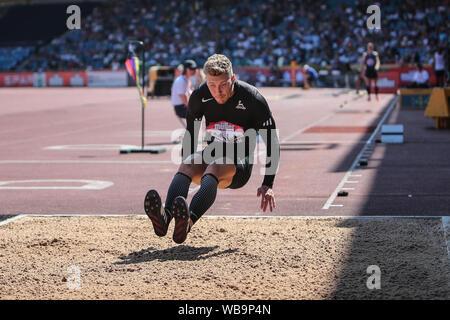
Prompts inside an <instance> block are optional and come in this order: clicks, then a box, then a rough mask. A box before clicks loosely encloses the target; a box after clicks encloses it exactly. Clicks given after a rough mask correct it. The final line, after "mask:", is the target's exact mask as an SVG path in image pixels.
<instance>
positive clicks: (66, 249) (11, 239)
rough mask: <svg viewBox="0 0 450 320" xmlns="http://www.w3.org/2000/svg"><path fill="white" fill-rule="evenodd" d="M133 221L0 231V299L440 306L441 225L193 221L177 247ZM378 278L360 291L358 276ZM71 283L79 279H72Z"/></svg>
mask: <svg viewBox="0 0 450 320" xmlns="http://www.w3.org/2000/svg"><path fill="white" fill-rule="evenodd" d="M172 228H173V225H171V227H170V228H169V233H168V235H167V236H166V237H165V238H158V237H157V236H156V235H154V233H153V230H152V225H151V222H150V221H149V220H148V219H147V218H146V217H144V216H126V217H88V216H84V217H32V216H28V217H25V218H22V219H19V220H16V221H13V222H11V223H9V224H6V225H3V226H0V299H170V300H172V299H187V300H192V299H200V300H202V299H212V300H215V299H233V300H240V299H252V300H253V299H277V300H278V299H281V300H301V299H449V298H450V285H449V272H448V271H449V261H448V256H447V247H446V243H445V241H444V233H443V228H442V222H441V219H433V218H424V219H384V218H375V219H341V218H339V219H338V218H329V219H295V218H279V219H278V218H273V219H256V218H248V219H235V218H214V219H212V218H208V219H201V220H200V221H199V222H198V224H197V225H196V226H195V229H194V230H193V231H192V233H191V234H190V235H189V236H188V239H187V241H186V242H185V243H184V244H183V245H176V244H175V243H174V242H172V239H171V232H172ZM371 265H377V266H378V267H379V268H380V270H381V279H380V284H381V288H380V289H372V290H370V289H368V288H367V279H368V278H369V277H370V274H368V273H367V268H368V267H369V266H371ZM77 272H79V274H80V277H79V278H78V277H77Z"/></svg>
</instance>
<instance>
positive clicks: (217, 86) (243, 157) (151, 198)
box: [144, 54, 280, 243]
mask: <svg viewBox="0 0 450 320" xmlns="http://www.w3.org/2000/svg"><path fill="white" fill-rule="evenodd" d="M203 70H204V72H205V75H206V82H205V83H204V84H203V85H201V86H200V87H199V88H198V89H197V90H195V91H194V92H193V93H192V95H191V97H190V99H189V105H188V111H187V117H186V125H187V128H186V132H185V135H184V138H183V146H182V160H183V161H182V163H181V165H180V167H179V168H178V171H177V173H176V174H175V176H174V178H173V180H172V182H171V184H170V187H169V190H168V192H167V198H166V202H165V205H164V207H163V206H162V202H161V198H160V196H159V194H158V192H157V191H156V190H150V191H149V192H147V195H146V197H145V204H144V208H145V212H146V214H147V215H148V217H149V218H150V219H151V221H152V223H153V228H154V230H155V233H156V234H157V235H158V236H160V237H162V236H165V235H166V234H167V229H168V227H169V223H170V221H171V220H172V218H174V219H175V228H174V233H173V240H174V241H175V242H176V243H183V242H184V241H185V240H186V237H187V234H188V232H189V231H190V230H191V228H192V226H193V225H194V224H195V223H196V222H197V221H198V219H199V218H200V217H201V216H202V215H203V214H204V213H205V212H206V211H207V210H208V209H209V208H210V207H211V205H212V204H213V203H214V201H215V199H216V194H217V189H218V188H219V189H226V188H230V189H238V188H241V187H243V186H244V185H245V184H246V183H247V181H248V180H249V179H250V176H251V173H252V167H253V154H254V150H255V146H256V138H257V135H258V134H260V135H261V137H262V139H263V140H264V142H265V144H266V150H267V151H266V158H267V161H266V168H265V170H266V171H265V176H264V180H263V182H262V185H261V187H259V188H258V190H257V196H258V197H259V196H261V209H262V210H263V211H264V212H265V211H266V209H267V207H269V208H270V211H272V209H273V208H275V197H274V193H273V191H272V187H273V182H274V178H275V174H276V171H277V169H278V162H279V155H280V147H279V142H278V136H277V133H276V128H275V121H274V119H273V117H272V114H271V112H270V109H269V106H268V104H267V102H266V100H265V99H264V97H263V96H262V95H261V93H260V92H259V91H258V90H257V89H256V88H255V87H253V86H251V85H250V84H248V83H246V82H243V81H238V80H236V78H235V76H234V74H233V69H232V65H231V61H230V60H229V59H228V58H227V57H226V56H224V55H221V54H214V55H212V56H211V57H209V58H208V60H207V61H206V63H205V65H204V67H203ZM203 117H205V122H206V138H207V141H208V144H207V146H206V147H205V148H204V149H203V150H201V151H197V142H198V134H199V130H200V124H201V121H202V118H203ZM192 181H193V182H194V183H196V184H198V185H200V189H199V190H198V192H197V193H196V194H195V195H194V196H193V198H192V201H191V203H190V205H188V203H187V201H186V197H187V195H188V191H189V185H190V184H191V182H192Z"/></svg>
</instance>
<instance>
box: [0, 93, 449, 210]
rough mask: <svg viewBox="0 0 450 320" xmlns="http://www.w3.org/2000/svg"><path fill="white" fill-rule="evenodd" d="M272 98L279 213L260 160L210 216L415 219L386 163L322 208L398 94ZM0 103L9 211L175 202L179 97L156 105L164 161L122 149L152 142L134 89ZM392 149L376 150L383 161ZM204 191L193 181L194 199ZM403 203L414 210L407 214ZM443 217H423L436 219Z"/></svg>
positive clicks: (2, 190) (2, 173) (1, 194)
mask: <svg viewBox="0 0 450 320" xmlns="http://www.w3.org/2000/svg"><path fill="white" fill-rule="evenodd" d="M261 92H262V93H263V95H265V96H266V98H267V100H268V102H269V105H270V107H271V110H272V113H273V115H274V118H275V120H276V122H277V127H278V128H279V135H280V140H281V142H282V151H281V160H280V167H279V171H278V174H277V176H276V179H275V184H274V191H275V195H276V202H277V208H276V209H275V210H274V211H273V212H270V211H266V212H265V213H264V212H262V211H261V210H260V209H259V203H260V200H259V198H257V197H256V190H257V187H258V186H259V185H260V184H261V182H262V180H263V175H262V174H261V169H263V167H262V165H260V164H257V165H255V166H254V169H253V175H252V177H251V179H250V181H249V182H248V184H247V185H246V186H245V187H243V188H241V189H238V190H219V192H218V195H217V199H216V202H215V203H214V205H213V206H212V208H211V209H210V210H209V211H208V213H207V214H208V215H235V216H261V215H278V216H285V215H299V216H323V215H330V216H335V215H351V216H356V215H374V214H380V215H396V213H398V214H399V215H414V212H413V211H414V210H413V211H411V210H410V209H414V208H416V207H417V203H412V202H411V197H409V198H406V197H407V193H408V192H409V190H398V187H396V188H397V189H395V188H394V190H392V189H389V191H388V192H386V193H383V192H381V193H380V192H379V191H377V190H375V192H374V190H373V188H372V187H373V186H375V185H377V183H379V182H376V179H377V176H378V175H380V174H381V175H384V174H387V175H389V170H391V169H389V168H387V169H386V168H382V172H379V169H380V167H381V165H382V164H381V163H380V161H379V162H378V163H377V164H374V165H373V166H370V168H367V169H368V171H366V172H365V173H364V174H363V175H362V176H361V177H360V179H359V181H358V188H355V190H354V191H350V192H349V193H350V194H349V196H348V197H346V198H345V199H341V198H337V199H336V200H335V202H333V203H337V204H339V205H340V206H336V207H335V206H333V207H330V208H329V209H323V207H324V205H325V204H326V203H327V201H329V199H330V196H331V195H332V194H333V192H334V191H335V190H336V187H337V186H338V185H339V183H340V182H341V180H342V178H343V177H344V176H345V174H346V173H347V170H348V169H349V168H350V167H351V165H352V163H353V161H354V160H355V157H356V156H357V155H358V153H359V152H360V151H361V149H362V147H363V146H364V143H365V141H367V139H368V138H369V137H370V135H371V133H372V132H373V129H374V128H375V127H376V126H377V124H378V122H379V121H380V119H381V118H382V116H383V114H384V112H385V111H386V106H387V105H388V103H389V101H390V100H391V99H392V98H393V96H392V95H381V100H380V101H379V102H377V101H374V100H372V101H371V102H367V101H366V99H365V97H361V96H357V95H356V94H355V93H354V92H353V91H349V90H344V89H312V90H307V91H305V90H301V89H298V88H262V89H261ZM0 101H1V108H0V214H4V215H5V214H144V210H143V202H144V196H145V194H146V192H147V190H148V189H150V188H155V189H157V190H159V192H160V194H161V195H162V197H163V198H165V195H166V193H167V188H168V187H169V184H170V182H171V179H172V177H173V175H174V174H175V172H176V170H177V167H178V164H176V163H174V162H173V161H172V150H173V148H174V145H173V144H171V141H172V140H171V135H172V133H173V131H174V130H176V129H180V128H181V125H180V124H179V122H178V120H177V119H176V117H175V114H174V112H173V110H172V107H171V104H170V100H169V99H167V98H161V99H153V100H149V105H148V107H147V109H146V111H145V117H146V125H145V137H146V145H147V146H155V145H165V146H166V147H167V148H168V151H167V152H165V153H162V154H145V153H144V154H136V153H134V154H119V146H120V145H138V146H139V145H140V143H141V136H140V135H141V127H140V126H141V110H140V104H139V100H138V96H137V94H136V89H135V88H119V89H116V88H115V89H103V88H102V89H99V88H26V89H25V88H16V89H1V90H0ZM387 121H390V118H389V119H387ZM61 146H66V147H61ZM381 147H382V146H377V147H376V148H375V150H374V153H373V154H374V155H375V154H376V152H379V153H380V154H379V156H380V157H383V154H382V153H383V152H382V150H381V149H380V148H381ZM175 151H176V150H175ZM174 154H176V152H174ZM379 160H380V159H379ZM371 164H372V163H371ZM396 172H397V171H396ZM396 178H399V179H401V177H396ZM36 180H39V181H36ZM61 180H62V181H61ZM85 180H89V181H103V182H105V185H101V187H105V188H104V189H98V190H96V189H89V188H86V187H84V188H82V186H86V185H89V183H90V182H89V181H85ZM94 185H95V183H94ZM195 187H196V186H195V185H191V188H192V191H191V192H190V194H189V198H191V197H192V195H193V193H194V192H195ZM353 187H354V186H353ZM396 190H398V191H396ZM372 194H373V195H374V196H372ZM443 194H444V195H445V194H446V193H445V192H444V193H443ZM353 195H354V196H353ZM440 195H441V196H442V194H439V193H438V195H437V196H438V197H439V196H440ZM401 196H404V197H405V199H402V201H403V200H406V202H405V203H404V204H403V207H402V208H399V206H398V205H397V204H398V203H399V202H398V199H399V198H400V197H401ZM414 199H415V198H414ZM188 200H189V199H188ZM389 201H392V202H391V204H390V205H389ZM408 201H409V202H408ZM368 204H370V205H368ZM423 205H424V206H426V204H423ZM444 205H446V204H444ZM438 209H439V210H440V207H439V208H438ZM439 210H438V211H433V212H427V211H426V210H422V211H420V212H419V214H425V215H437V213H439V212H440V211H439ZM442 210H445V207H442Z"/></svg>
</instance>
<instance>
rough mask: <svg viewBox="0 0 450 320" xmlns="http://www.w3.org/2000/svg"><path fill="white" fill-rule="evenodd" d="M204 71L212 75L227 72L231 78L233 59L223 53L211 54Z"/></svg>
mask: <svg viewBox="0 0 450 320" xmlns="http://www.w3.org/2000/svg"><path fill="white" fill-rule="evenodd" d="M203 71H204V72H205V74H209V75H211V76H220V75H222V74H227V75H228V76H229V77H230V78H231V77H232V76H233V66H232V65H231V61H230V59H228V58H227V57H226V56H224V55H223V54H217V53H216V54H213V55H212V56H210V57H209V58H208V60H206V62H205V65H204V66H203Z"/></svg>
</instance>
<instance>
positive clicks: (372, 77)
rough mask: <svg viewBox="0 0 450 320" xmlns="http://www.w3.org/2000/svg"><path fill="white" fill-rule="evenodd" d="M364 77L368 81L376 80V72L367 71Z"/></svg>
mask: <svg viewBox="0 0 450 320" xmlns="http://www.w3.org/2000/svg"><path fill="white" fill-rule="evenodd" d="M365 76H366V77H367V78H369V79H378V72H377V71H376V70H372V69H367V70H366V73H365Z"/></svg>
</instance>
